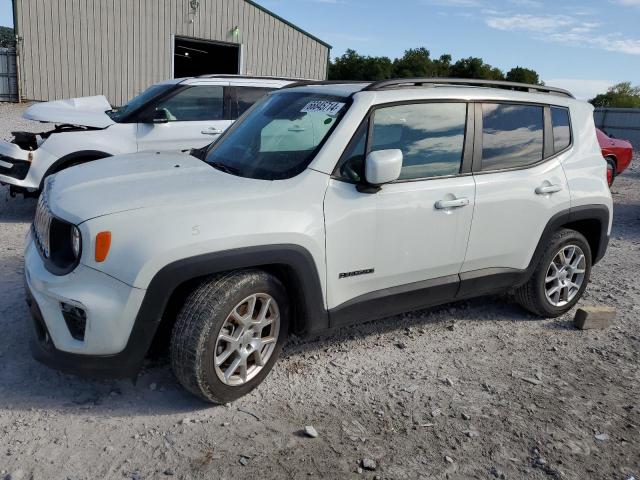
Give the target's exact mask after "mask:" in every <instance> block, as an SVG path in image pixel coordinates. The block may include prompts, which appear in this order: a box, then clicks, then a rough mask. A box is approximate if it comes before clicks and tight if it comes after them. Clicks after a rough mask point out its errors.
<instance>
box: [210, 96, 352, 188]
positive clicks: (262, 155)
mask: <svg viewBox="0 0 640 480" xmlns="http://www.w3.org/2000/svg"><path fill="white" fill-rule="evenodd" d="M347 102H348V98H346V97H341V96H335V95H323V94H318V93H309V92H295V91H293V92H278V93H276V94H272V95H268V96H267V97H266V98H264V99H263V100H262V101H260V102H258V103H256V104H255V105H254V106H253V107H252V108H251V110H249V111H248V112H247V113H246V114H245V115H244V116H243V117H242V118H241V119H240V120H238V122H236V124H235V125H233V126H232V127H231V128H230V129H229V130H228V131H227V132H226V134H225V135H223V136H222V137H221V138H220V139H219V140H218V141H217V142H215V143H214V144H213V145H212V146H211V149H210V150H209V152H208V153H207V155H206V158H205V161H206V162H207V163H209V164H210V165H212V166H213V167H215V168H217V169H219V170H222V171H225V172H227V173H231V174H233V175H238V176H241V177H248V178H257V179H262V180H281V179H285V178H291V177H294V176H296V175H298V174H299V173H300V172H302V171H303V170H304V169H305V168H307V165H309V163H311V160H313V158H314V156H315V155H316V153H317V152H318V151H319V150H320V148H321V147H322V145H323V143H324V141H325V139H326V138H328V137H329V134H330V133H331V131H332V130H333V129H334V128H335V126H336V125H337V124H338V122H339V121H340V119H341V118H342V116H343V115H344V113H345V111H346V110H347V108H348V107H347Z"/></svg>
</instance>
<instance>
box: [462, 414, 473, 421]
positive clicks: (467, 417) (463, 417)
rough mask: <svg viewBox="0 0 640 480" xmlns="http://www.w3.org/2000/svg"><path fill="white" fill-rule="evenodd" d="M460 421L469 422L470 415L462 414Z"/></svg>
mask: <svg viewBox="0 0 640 480" xmlns="http://www.w3.org/2000/svg"><path fill="white" fill-rule="evenodd" d="M462 419H463V420H471V416H470V415H467V414H466V413H464V412H463V413H462Z"/></svg>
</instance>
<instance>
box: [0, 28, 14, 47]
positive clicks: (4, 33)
mask: <svg viewBox="0 0 640 480" xmlns="http://www.w3.org/2000/svg"><path fill="white" fill-rule="evenodd" d="M15 45H16V36H15V33H14V31H13V28H9V27H0V48H11V47H15Z"/></svg>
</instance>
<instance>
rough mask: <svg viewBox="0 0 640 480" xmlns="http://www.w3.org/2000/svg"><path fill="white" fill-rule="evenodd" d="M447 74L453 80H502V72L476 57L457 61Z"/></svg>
mask: <svg viewBox="0 0 640 480" xmlns="http://www.w3.org/2000/svg"><path fill="white" fill-rule="evenodd" d="M449 73H450V75H451V76H452V77H455V78H476V79H482V80H504V73H502V70H500V69H499V68H496V67H492V66H491V65H489V64H487V63H484V61H483V60H482V59H481V58H478V57H468V58H462V59H460V60H458V61H457V62H456V63H454V64H453V65H452V66H451V69H450V72H449Z"/></svg>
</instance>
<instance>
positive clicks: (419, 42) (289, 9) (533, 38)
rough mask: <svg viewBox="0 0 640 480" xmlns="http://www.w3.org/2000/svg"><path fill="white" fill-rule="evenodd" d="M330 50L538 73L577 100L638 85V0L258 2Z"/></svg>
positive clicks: (344, 0)
mask: <svg viewBox="0 0 640 480" xmlns="http://www.w3.org/2000/svg"><path fill="white" fill-rule="evenodd" d="M260 3H261V4H262V5H264V6H265V7H267V8H269V9H270V10H272V11H274V12H275V13H277V14H279V15H281V16H283V17H285V18H286V19H288V20H290V21H291V22H293V23H295V24H296V25H299V26H300V27H302V28H304V29H305V30H308V31H309V32H311V33H313V34H315V35H317V36H318V37H320V38H321V39H323V40H325V41H326V42H328V43H330V44H331V45H333V47H334V48H333V51H332V55H333V56H336V55H341V54H342V53H343V52H344V51H345V49H347V48H353V49H355V50H357V51H358V52H360V53H363V54H367V55H386V56H389V57H391V58H394V57H396V56H400V55H402V53H403V52H404V50H405V49H407V48H412V47H419V46H424V47H427V48H428V49H429V50H430V51H431V55H432V56H433V57H438V56H440V55H441V54H443V53H451V55H453V58H454V59H458V58H461V57H468V56H477V57H482V58H483V59H484V60H485V62H488V63H490V64H492V65H495V66H498V67H500V68H502V69H503V70H508V69H509V68H511V67H513V66H516V65H521V66H526V67H530V68H533V69H535V70H536V71H537V72H538V73H539V74H540V76H541V77H542V79H543V80H544V81H545V82H546V83H547V84H549V85H556V86H560V87H565V88H569V89H570V90H572V91H573V92H574V93H575V94H576V95H577V96H579V97H581V98H589V97H592V96H593V95H594V94H595V93H598V92H600V91H604V90H606V88H607V87H608V86H609V85H611V84H613V83H617V82H620V81H625V80H629V81H631V82H633V83H634V84H640V0H570V1H562V0H555V1H554V0H391V1H389V0H385V1H379V0H260Z"/></svg>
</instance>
